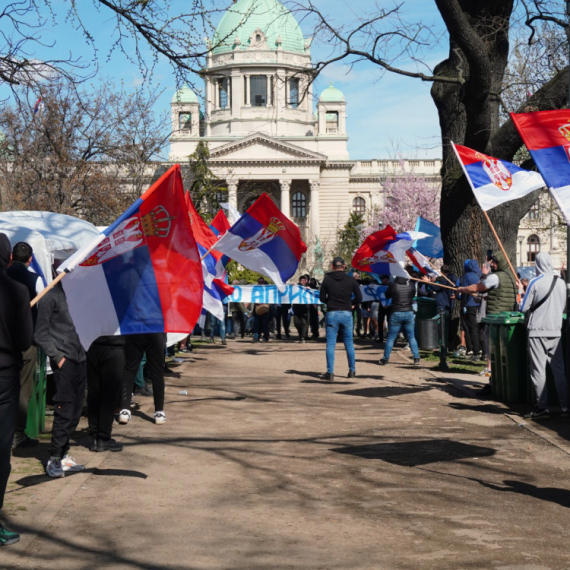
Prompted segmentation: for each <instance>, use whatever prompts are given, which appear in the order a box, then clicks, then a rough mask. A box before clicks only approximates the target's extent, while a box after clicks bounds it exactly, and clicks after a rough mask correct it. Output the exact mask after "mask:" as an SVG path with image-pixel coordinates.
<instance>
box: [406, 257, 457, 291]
mask: <svg viewBox="0 0 570 570" xmlns="http://www.w3.org/2000/svg"><path fill="white" fill-rule="evenodd" d="M406 253H408V252H407V251H406ZM418 253H420V252H419V251H418ZM420 255H421V256H422V257H423V258H424V260H425V262H426V263H427V264H428V265H429V266H430V267H431V268H432V269H433V270H434V271H435V272H436V273H438V274H439V275H441V277H443V278H444V279H445V280H446V281H447V282H448V283H449V284H450V285H451V286H452V287H457V285H455V283H454V282H453V281H452V280H451V279H448V278H447V277H446V276H445V275H444V274H443V273H442V272H441V271H440V270H439V269H438V268H437V267H436V266H435V265H434V264H433V263H430V260H429V259H428V258H427V257H426V256H425V255H423V254H422V253H420ZM408 257H409V256H408ZM438 285H439V283H438Z"/></svg>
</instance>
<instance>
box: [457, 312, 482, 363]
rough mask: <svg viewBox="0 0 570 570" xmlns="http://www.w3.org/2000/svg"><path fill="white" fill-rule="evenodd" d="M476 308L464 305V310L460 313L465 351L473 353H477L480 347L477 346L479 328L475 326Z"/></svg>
mask: <svg viewBox="0 0 570 570" xmlns="http://www.w3.org/2000/svg"><path fill="white" fill-rule="evenodd" d="M477 309H478V307H465V312H463V313H461V317H462V319H463V330H464V331H465V345H466V348H467V352H471V351H473V354H477V353H478V352H479V350H480V349H481V347H480V346H479V330H478V327H477Z"/></svg>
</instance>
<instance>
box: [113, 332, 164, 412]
mask: <svg viewBox="0 0 570 570" xmlns="http://www.w3.org/2000/svg"><path fill="white" fill-rule="evenodd" d="M165 347H166V335H165V334H164V333H144V334H131V335H126V336H125V373H124V374H123V382H122V384H121V409H122V410H128V409H129V408H130V405H131V395H132V393H133V386H134V383H135V376H136V375H137V372H138V370H139V366H140V364H141V361H142V357H143V354H144V353H145V352H146V365H145V368H146V370H147V371H148V378H149V379H150V381H151V382H152V392H153V397H154V411H155V412H162V411H164V349H165Z"/></svg>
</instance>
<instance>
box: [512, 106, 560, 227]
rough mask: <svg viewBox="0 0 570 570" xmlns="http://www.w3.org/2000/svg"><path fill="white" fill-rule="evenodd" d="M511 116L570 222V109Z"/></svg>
mask: <svg viewBox="0 0 570 570" xmlns="http://www.w3.org/2000/svg"><path fill="white" fill-rule="evenodd" d="M511 118H512V119H513V122H514V123H515V126H516V128H517V130H518V132H519V134H520V136H521V138H522V140H523V141H524V144H525V145H526V147H527V148H528V150H529V152H530V155H531V156H532V158H533V160H534V163H535V164H536V166H537V167H538V170H539V171H540V173H541V174H542V176H543V178H544V180H545V182H546V185H547V186H548V188H549V190H550V194H551V195H552V197H553V198H554V200H555V201H556V204H557V205H558V207H559V208H560V211H561V212H562V214H563V215H564V219H565V221H566V224H568V225H570V110H568V109H561V110H559V111H536V112H534V113H511Z"/></svg>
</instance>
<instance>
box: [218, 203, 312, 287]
mask: <svg viewBox="0 0 570 570" xmlns="http://www.w3.org/2000/svg"><path fill="white" fill-rule="evenodd" d="M216 249H217V250H218V251H221V252H222V253H224V254H225V255H227V256H228V257H230V258H231V259H235V260H236V261H237V262H238V263H240V264H241V265H243V266H244V267H247V268H248V269H251V270H252V271H257V272H258V273H261V274H263V275H265V276H266V277H269V279H271V280H272V281H273V282H274V283H275V285H277V288H278V289H279V291H281V292H282V293H283V292H285V289H286V286H285V283H286V281H287V280H288V279H290V278H291V277H293V275H294V274H295V271H297V267H298V266H299V261H300V259H301V256H302V255H303V253H305V252H306V251H307V246H306V245H305V244H304V243H303V240H302V239H301V233H300V232H299V228H298V227H297V226H296V225H295V224H294V223H293V222H292V221H291V220H290V219H289V218H287V217H286V216H285V215H283V213H282V212H281V210H279V208H278V207H277V206H276V205H275V204H274V203H273V200H272V199H271V198H270V197H269V196H268V195H267V194H265V193H263V194H262V195H261V196H260V197H259V198H258V199H257V200H256V201H255V202H254V203H253V205H252V206H251V207H250V208H249V210H248V211H247V212H246V213H245V214H244V215H243V216H242V217H241V218H240V219H239V220H238V221H237V222H236V223H235V224H234V225H233V226H232V227H231V228H230V229H229V230H228V231H227V232H226V233H225V234H224V236H223V237H221V238H220V240H219V241H218V243H217V244H216Z"/></svg>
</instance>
